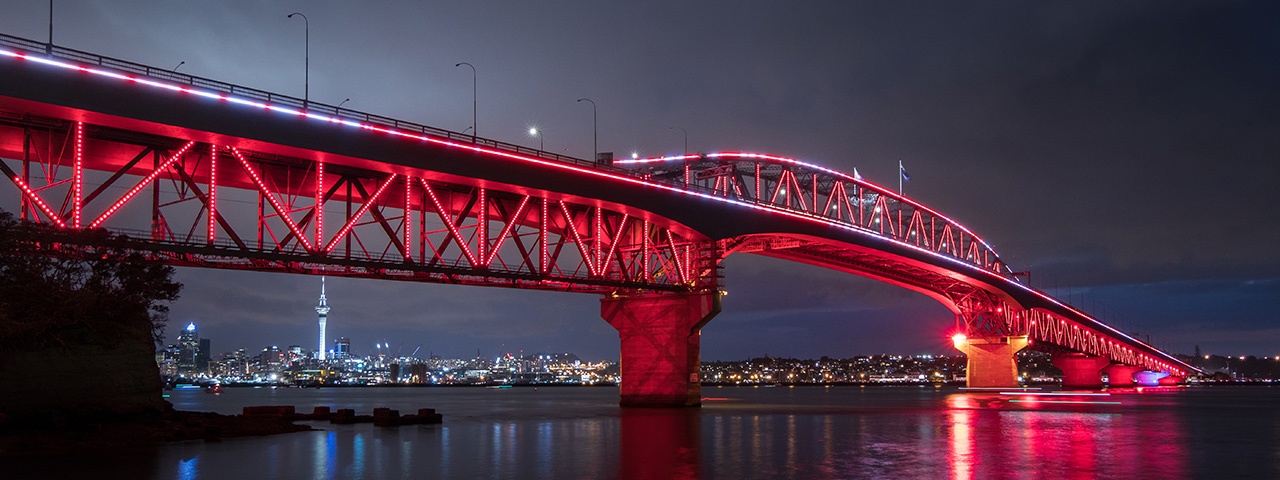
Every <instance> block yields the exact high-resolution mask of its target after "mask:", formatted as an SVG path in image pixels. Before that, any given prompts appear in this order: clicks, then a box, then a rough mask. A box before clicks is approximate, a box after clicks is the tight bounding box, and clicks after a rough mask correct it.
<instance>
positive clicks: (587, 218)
mask: <svg viewBox="0 0 1280 480" xmlns="http://www.w3.org/2000/svg"><path fill="white" fill-rule="evenodd" d="M42 120H43V119H42ZM44 121H45V123H53V124H55V125H59V126H57V127H54V128H45V129H44V130H42V131H35V130H33V129H31V128H29V127H28V126H26V125H14V124H13V122H6V123H8V124H0V145H15V146H16V145H26V146H24V147H23V152H22V162H23V170H22V172H23V173H19V172H17V171H15V170H14V169H12V168H10V167H9V165H8V164H7V163H6V161H5V160H4V158H5V157H7V156H16V155H8V153H14V150H16V147H15V148H12V149H3V150H0V171H3V173H4V174H5V176H6V177H8V179H9V180H10V182H11V183H12V184H13V185H15V186H16V187H18V190H19V191H20V192H21V193H20V196H21V198H22V203H23V206H22V208H23V213H24V215H25V214H26V213H29V212H34V215H32V216H27V217H26V218H28V219H32V220H37V221H39V222H41V223H44V224H47V225H49V226H50V227H53V228H55V229H69V230H74V229H75V225H76V222H77V221H81V220H79V219H81V218H83V219H84V220H83V221H82V223H81V225H82V227H86V228H89V227H92V228H106V229H108V230H111V231H115V232H117V233H123V234H127V235H129V236H130V240H129V243H128V245H126V246H127V248H129V249H131V250H136V251H139V252H145V253H147V254H148V255H150V256H151V257H152V258H154V259H156V260H157V261H162V262H166V263H169V264H173V265H182V266H200V267H211V268H229V269H246V270H260V271H282V272H294V273H320V272H321V271H323V272H324V273H326V274H328V275H340V276H344V275H345V276H358V277H375V278H386V279H398V280H410V281H423V282H437V283H460V284H468V285H490V286H505V287H515V288H533V289H547V290H567V291H579V292H594V293H613V292H619V291H628V292H630V291H649V290H652V291H707V290H713V289H715V288H716V286H717V284H718V278H719V271H718V269H719V258H720V256H719V255H718V254H717V251H716V245H715V243H714V242H712V241H710V240H709V239H706V238H698V237H695V236H690V234H687V233H682V232H689V231H690V230H689V229H687V228H683V227H681V226H678V225H674V224H670V223H669V222H667V221H664V220H662V219H660V218H647V217H641V216H633V214H631V213H626V212H620V211H615V210H612V209H610V208H609V207H607V206H603V205H585V204H580V203H575V202H574V201H571V200H568V199H565V198H557V197H555V196H554V195H553V194H545V195H533V194H528V193H521V192H512V191H504V190H502V189H500V188H494V187H491V186H473V185H461V184H456V183H445V182H440V181H436V180H431V179H429V178H430V175H429V174H430V172H404V173H388V172H375V171H367V170H360V169H353V168H349V167H342V166H338V165H328V166H326V165H324V164H322V163H319V162H313V161H310V160H306V159H298V158H282V157H277V156H268V155H261V154H258V153H256V152H253V151H247V150H243V149H238V148H232V147H227V146H221V145H210V144H205V143H198V142H194V141H185V140H182V139H173V138H163V137H162V138H155V137H153V136H145V135H129V132H127V131H124V132H122V131H119V130H116V129H113V128H109V127H105V126H94V125H86V124H83V123H80V122H70V121H68V122H63V123H62V124H58V123H57V122H49V121H47V120H44ZM33 132H34V133H33ZM33 135H34V136H36V137H40V138H38V140H42V141H46V142H47V143H51V144H52V143H54V142H55V141H70V142H72V144H73V145H74V148H73V149H72V150H69V151H68V152H67V154H65V155H52V154H50V155H45V156H44V157H43V158H37V159H34V160H33V159H32V158H30V157H31V155H30V153H31V152H30V146H29V144H30V143H31V140H32V138H31V137H32V136H33ZM68 138H69V140H68ZM121 138H125V139H127V140H123V141H122V140H119V139H121ZM174 145H178V146H177V147H176V148H175V147H174ZM0 148H3V147H0ZM86 153H88V154H86ZM148 157H150V158H152V161H151V162H147V161H146V159H147V158H148ZM32 165H37V166H39V167H40V169H41V170H40V172H38V173H43V174H42V175H41V174H38V175H34V176H33V175H31V174H30V173H28V167H30V166H32ZM68 166H69V167H72V168H71V169H70V170H71V173H70V176H69V177H68V176H67V174H66V173H65V172H66V171H67V170H68V169H67V168H66V167H68ZM33 177H36V178H35V180H37V181H38V182H37V183H42V185H40V186H38V187H35V186H32V185H31V183H32V180H33ZM63 177H66V178H63ZM124 177H132V178H133V180H128V181H127V179H125V178H124ZM120 183H125V184H129V185H130V186H129V188H127V189H124V191H123V192H119V190H121V189H123V187H121V186H120V185H119V184H120ZM148 189H150V191H151V195H142V194H141V193H142V192H143V191H146V190H148ZM86 191H90V193H89V194H88V195H86V194H85V192H86ZM51 196H53V197H58V200H59V202H50V201H49V198H50V197H51ZM253 196H256V197H257V202H258V204H259V206H258V208H257V210H256V211H254V209H253V208H252V207H251V206H249V205H251V204H252V201H248V199H249V198H251V197H253ZM233 197H238V198H237V199H235V200H233V199H232V198H233ZM317 197H319V200H317ZM108 198H110V200H107V199H108ZM94 200H96V202H93V205H90V202H91V201H94ZM108 201H109V202H111V203H110V204H109V205H105V206H103V205H104V204H105V202H108ZM58 203H61V204H62V206H61V207H57V206H56V205H58ZM247 204H249V205H247ZM86 207H95V208H92V209H91V208H86ZM142 208H149V211H150V219H149V221H150V225H148V226H145V227H144V226H143V225H145V223H144V222H146V221H147V220H148V219H146V218H145V214H144V212H142V211H141V209H142ZM326 210H329V211H328V212H326ZM339 212H341V213H339ZM95 214H96V215H95ZM335 214H336V216H335ZM333 218H337V219H338V222H339V223H340V226H339V227H338V228H337V229H336V230H334V231H332V233H331V232H326V231H325V228H326V225H325V224H324V222H325V221H326V220H332V219H333ZM331 224H332V222H331ZM180 225H183V226H180ZM188 226H189V227H188ZM330 227H331V225H330ZM673 227H676V228H674V229H673ZM249 229H256V230H257V231H258V234H257V238H258V240H257V242H256V243H252V242H251V241H247V239H248V238H250V237H246V236H244V235H243V233H244V232H245V230H249ZM49 235H53V233H50V234H49ZM85 247H87V246H85ZM63 248H64V249H66V250H67V251H68V253H69V252H70V251H71V250H75V249H76V248H77V247H76V246H74V245H72V244H67V245H66V246H64V247H63Z"/></svg>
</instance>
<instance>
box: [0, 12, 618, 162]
mask: <svg viewBox="0 0 1280 480" xmlns="http://www.w3.org/2000/svg"><path fill="white" fill-rule="evenodd" d="M0 45H3V46H6V47H10V48H15V49H19V50H24V51H25V52H24V54H26V55H30V56H37V57H39V56H45V57H49V58H54V59H62V60H70V61H73V62H77V63H81V64H87V65H94V66H98V67H104V68H109V69H112V70H117V71H120V72H126V73H132V74H136V75H143V76H146V77H151V78H154V79H158V80H164V81H168V82H173V83H176V84H181V85H190V86H192V87H197V88H201V89H206V90H210V91H214V92H220V93H225V94H229V95H235V96H238V97H242V98H246V99H252V100H256V101H259V102H263V103H269V104H272V105H276V106H285V107H291V108H295V109H297V110H298V111H305V112H307V113H311V114H317V115H330V116H333V117H336V118H341V119H345V120H351V121H353V122H362V123H367V124H373V125H380V126H384V127H390V128H395V129H400V130H406V131H410V132H415V133H420V134H424V135H431V136H435V137H441V138H446V139H449V140H452V141H456V142H465V143H472V144H475V145H477V146H482V147H488V148H493V149H498V150H504V151H508V152H514V153H519V154H521V155H529V156H535V157H539V158H545V159H548V160H554V161H558V162H564V163H571V164H574V165H580V166H599V165H597V164H596V163H594V162H591V161H588V160H583V159H580V158H576V157H570V156H567V155H560V154H557V153H552V152H545V151H541V150H538V149H534V148H528V147H523V146H520V145H516V144H512V143H506V142H501V141H498V140H493V139H489V138H483V137H477V136H474V135H467V134H464V133H459V132H454V131H450V130H445V129H442V128H436V127H432V126H428V125H423V124H419V123H414V122H407V121H404V120H399V119H395V118H391V117H386V116H382V115H376V114H372V113H366V112H361V111H358V110H351V109H346V108H340V107H337V106H334V105H329V104H325V103H321V102H315V101H310V100H304V99H301V98H297V97H293V96H289V95H281V94H278V93H272V92H268V91H266V90H259V89H256V88H250V87H245V86H241V85H236V84H233V83H227V82H222V81H218V80H213V79H210V78H205V77H199V76H195V75H189V74H186V73H179V72H175V71H173V69H163V68H156V67H152V66H149V65H144V64H141V63H136V62H130V61H127V60H120V59H117V58H112V57H107V56H103V55H98V54H96V53H90V52H85V51H82V50H75V49H71V48H66V47H60V46H57V45H52V46H51V45H49V44H48V43H44V42H38V41H35V40H31V39H26V38H22V37H15V36H12V35H5V34H0ZM612 170H616V171H617V172H627V171H626V170H623V169H612Z"/></svg>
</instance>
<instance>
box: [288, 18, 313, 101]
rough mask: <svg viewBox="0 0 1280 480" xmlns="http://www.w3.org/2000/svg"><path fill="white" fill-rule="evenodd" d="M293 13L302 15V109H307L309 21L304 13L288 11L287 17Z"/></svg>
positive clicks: (309, 96)
mask: <svg viewBox="0 0 1280 480" xmlns="http://www.w3.org/2000/svg"><path fill="white" fill-rule="evenodd" d="M294 15H297V16H299V17H302V27H303V35H304V36H303V37H302V38H303V55H304V57H303V61H304V62H305V63H303V70H302V109H303V110H306V109H307V103H308V101H309V100H310V98H311V21H310V20H308V19H307V16H306V15H303V14H301V13H299V12H293V13H290V14H289V16H288V17H287V18H293V16H294Z"/></svg>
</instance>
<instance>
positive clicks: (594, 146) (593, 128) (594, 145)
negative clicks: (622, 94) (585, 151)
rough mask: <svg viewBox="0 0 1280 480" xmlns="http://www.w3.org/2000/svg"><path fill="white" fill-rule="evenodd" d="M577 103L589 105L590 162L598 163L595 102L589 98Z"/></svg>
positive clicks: (598, 150) (579, 100)
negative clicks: (588, 103)
mask: <svg viewBox="0 0 1280 480" xmlns="http://www.w3.org/2000/svg"><path fill="white" fill-rule="evenodd" d="M578 102H590V103H591V150H592V152H591V161H593V162H595V161H598V160H599V157H600V144H599V143H598V142H597V138H599V137H598V136H597V135H596V132H597V131H598V130H597V128H596V125H597V124H596V102H594V101H592V100H591V99H590V98H579V99H578Z"/></svg>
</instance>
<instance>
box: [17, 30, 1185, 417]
mask: <svg viewBox="0 0 1280 480" xmlns="http://www.w3.org/2000/svg"><path fill="white" fill-rule="evenodd" d="M46 49H48V50H46ZM624 163H625V165H624ZM0 171H3V173H4V176H5V177H6V178H7V181H5V182H4V185H5V186H3V187H0V191H3V192H7V193H4V195H5V197H0V198H3V199H4V201H6V202H12V203H13V204H14V205H19V210H20V212H21V213H20V215H21V217H22V218H23V219H25V220H28V221H30V222H34V223H35V225H32V226H31V227H30V228H28V229H27V232H28V233H27V234H28V235H30V240H31V241H32V243H33V244H38V245H41V246H45V247H46V248H49V249H56V251H55V252H53V253H57V254H60V255H76V254H79V253H82V252H84V251H85V250H86V249H87V248H89V247H92V245H82V244H81V243H84V242H85V241H84V240H81V239H83V238H88V237H85V236H82V235H75V232H77V231H78V230H80V229H90V228H105V229H107V230H110V231H112V232H115V233H120V234H124V235H127V237H126V238H119V239H117V240H113V242H115V243H117V244H118V245H119V246H123V247H126V248H129V249H133V250H136V251H140V252H144V253H146V254H147V255H148V256H150V257H151V258H154V259H156V260H157V261H162V262H165V263H168V264H171V265H177V266H192V267H210V268H225V269H240V270H255V271H271V272H290V273H303V274H319V273H322V272H323V273H325V274H327V275H342V276H349V277H368V278H381V279H389V280H407V281H419V282H433V283H456V284H464V285H483V286H497V287H511V288H532V289H543V290H560V291H566V292H585V293H595V294H599V295H602V296H603V298H602V300H601V313H602V315H603V317H604V319H605V320H606V321H608V322H609V323H610V324H611V325H613V326H614V327H615V328H617V330H618V332H619V336H620V337H621V341H622V378H623V380H622V399H621V402H622V404H623V405H646V406H654V405H697V404H698V403H699V399H700V395H699V393H700V392H699V378H698V362H699V357H698V355H699V345H700V344H699V342H700V329H701V328H702V326H703V325H705V324H706V323H707V321H709V320H711V318H712V317H714V316H715V315H716V314H717V313H718V312H719V311H720V296H721V292H720V291H719V289H718V285H719V276H720V264H721V261H722V260H723V259H724V258H725V257H726V256H728V255H731V254H734V253H740V252H741V253H754V254H758V255H766V256H770V257H776V258H782V259H787V260H793V261H797V262H803V263H807V264H811V265H817V266H821V267H826V268H832V269H836V270H840V271H843V272H847V273H851V274H855V275H860V276H864V277H869V278H873V279H876V280H880V281H883V282H888V283H891V284H894V285H898V286H900V287H903V288H908V289H911V290H914V291H917V292H921V293H923V294H925V295H928V296H930V297H932V298H934V299H936V300H937V301H939V302H942V304H944V305H946V306H947V307H948V308H950V309H951V310H952V311H953V312H955V314H956V318H957V324H958V325H960V326H961V329H962V332H963V336H960V335H958V336H957V337H955V339H954V340H955V344H956V348H958V349H960V350H961V351H963V352H965V353H966V354H967V355H968V357H969V370H968V372H969V374H968V381H969V385H970V386H973V387H982V386H987V387H1011V386H1015V385H1016V384H1017V370H1016V363H1015V358H1014V355H1015V354H1016V353H1017V352H1018V351H1019V350H1021V349H1023V348H1025V347H1028V346H1030V347H1031V348H1035V349H1038V350H1043V351H1048V352H1051V353H1053V354H1054V359H1055V360H1054V362H1055V365H1057V366H1059V367H1060V368H1062V369H1063V371H1064V372H1065V374H1066V375H1065V380H1064V383H1065V384H1067V385H1068V386H1079V387H1096V386H1101V383H1102V382H1101V374H1102V372H1106V373H1107V374H1108V377H1109V379H1110V382H1111V384H1112V385H1132V384H1133V379H1134V374H1135V373H1138V372H1142V371H1151V372H1158V373H1157V375H1165V374H1167V375H1169V378H1165V379H1164V380H1163V381H1165V382H1170V381H1176V380H1177V379H1178V378H1182V377H1185V376H1186V375H1187V374H1188V373H1191V372H1193V371H1194V367H1191V366H1190V365H1188V364H1186V363H1184V362H1182V361H1179V360H1178V359H1176V358H1174V357H1173V356H1171V355H1169V354H1167V353H1165V352H1162V351H1160V350H1158V349H1156V348H1154V347H1152V346H1150V345H1147V344H1146V343H1143V342H1141V341H1139V340H1137V339H1135V338H1132V337H1130V336H1128V335H1125V334H1124V333H1122V332H1120V331H1118V330H1116V329H1114V328H1112V327H1110V326H1107V325H1105V324H1103V323H1101V322H1099V321H1098V320H1096V319H1094V318H1092V317H1090V316H1088V315H1086V314H1084V313H1083V312H1081V311H1079V310H1077V309H1075V308H1072V307H1071V306H1069V305H1067V304H1065V303H1063V302H1061V301H1058V300H1056V299H1054V298H1052V297H1049V296H1048V295H1045V294H1044V293H1043V292H1039V291H1037V290H1034V289H1032V288H1030V287H1028V286H1027V285H1025V284H1023V283H1021V282H1020V281H1019V279H1018V278H1017V277H1016V276H1015V275H1014V274H1013V273H1012V271H1011V270H1010V268H1009V267H1008V266H1006V265H1005V264H1004V263H1003V262H1002V261H1001V260H1000V257H999V255H997V253H996V252H995V251H994V250H993V249H992V248H991V246H990V245H989V244H988V243H987V242H985V241H984V240H983V239H982V238H980V237H979V236H978V235H977V234H976V233H974V232H972V231H970V230H969V229H967V228H965V227H964V226H962V225H960V224H959V223H956V222H955V221H953V220H951V219H950V218H948V217H947V216H946V215H944V214H942V213H940V212H938V211H936V210H933V209H931V208H929V207H926V206H924V205H921V204H919V203H917V202H915V201H912V200H911V199H909V198H905V197H902V196H900V195H897V194H895V193H893V192H890V191H888V190H886V189H884V188H881V187H880V186H877V185H874V184H872V183H869V182H866V181H863V180H861V179H858V178H853V177H852V176H850V175H846V174H844V173H841V172H837V171H834V170H830V169H826V168H822V167H819V166H816V165H812V164H808V163H804V162H800V161H797V160H793V159H789V158H784V157H777V156H770V155H758V154H751V153H738V152H726V153H709V154H699V155H689V156H683V157H672V158H654V159H641V160H634V161H627V162H617V164H596V163H594V162H588V161H585V160H580V159H576V158H572V157H566V156H561V155H556V154H552V153H547V152H541V151H536V150H531V149H528V148H523V147H519V146H515V145H510V144H506V143H502V142H497V141H493V140H488V139H484V138H474V137H471V136H468V135H462V134H459V133H455V132H449V131H445V130H440V129H436V128H432V127H427V126H422V125H417V124H413V123H409V122H403V121H399V120H395V119H391V118H386V117H379V116H375V115H369V114H365V113H360V112H355V111H350V110H344V109H339V108H337V107H333V106H329V105H323V104H319V103H314V102H309V103H306V104H304V102H303V101H302V100H300V99H296V98H291V97H287V96H282V95H277V94H274V93H269V92H264V91H259V90H254V89H249V88H245V87H240V86H237V85H231V84H227V83H223V82H218V81H214V80H210V79H205V78H200V77H193V76H188V75H183V74H177V73H174V72H171V71H168V70H164V69H156V68H152V67H148V66H145V65H139V64H135V63H130V62H125V61H120V60H115V59H111V58H106V57H101V56H98V55H94V54H90V53H86V52H80V51H76V50H69V49H64V48H60V47H56V46H55V47H51V48H50V47H49V46H48V45H46V44H44V43H38V42H34V41H30V40H25V39H20V38H16V37H8V36H0ZM9 185H11V186H12V188H9ZM1151 377H1152V375H1145V376H1144V378H1151Z"/></svg>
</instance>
